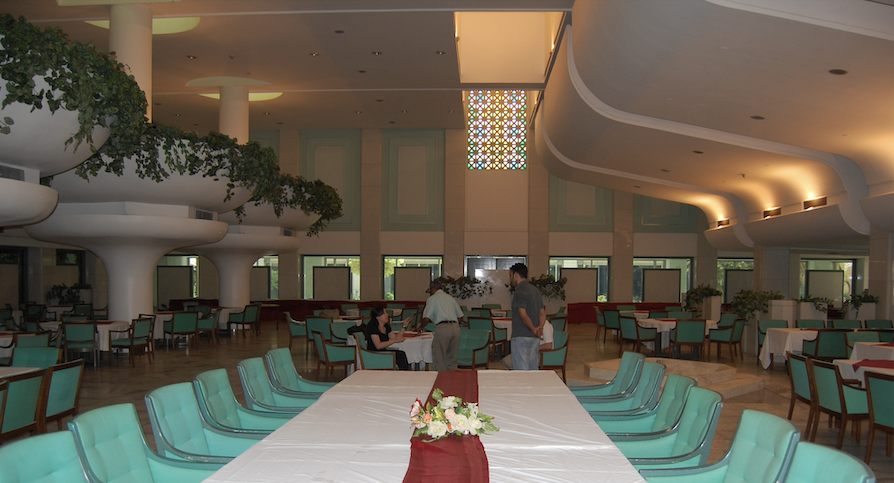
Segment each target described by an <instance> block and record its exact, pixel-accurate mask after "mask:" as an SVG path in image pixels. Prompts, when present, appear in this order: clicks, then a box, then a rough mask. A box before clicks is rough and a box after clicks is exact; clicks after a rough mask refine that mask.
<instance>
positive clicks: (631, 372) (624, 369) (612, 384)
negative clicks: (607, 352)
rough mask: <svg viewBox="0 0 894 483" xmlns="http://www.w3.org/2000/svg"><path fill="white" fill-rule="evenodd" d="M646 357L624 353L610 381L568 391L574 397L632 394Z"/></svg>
mask: <svg viewBox="0 0 894 483" xmlns="http://www.w3.org/2000/svg"><path fill="white" fill-rule="evenodd" d="M645 359H646V357H645V356H644V355H642V354H639V353H636V352H625V353H624V354H623V355H622V356H621V364H620V365H619V366H618V372H617V374H615V377H614V379H612V380H611V381H609V382H607V383H605V384H600V385H596V386H576V387H569V388H568V389H570V390H571V392H572V393H573V394H574V395H575V396H578V397H580V396H615V395H622V394H627V393H630V392H633V390H634V389H635V388H636V384H637V383H638V382H639V379H640V375H641V374H642V372H643V363H644V362H645Z"/></svg>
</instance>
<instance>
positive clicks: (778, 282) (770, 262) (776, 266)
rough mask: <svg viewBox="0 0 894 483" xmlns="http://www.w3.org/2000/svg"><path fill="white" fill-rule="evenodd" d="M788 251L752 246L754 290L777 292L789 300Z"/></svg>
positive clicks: (786, 248)
mask: <svg viewBox="0 0 894 483" xmlns="http://www.w3.org/2000/svg"><path fill="white" fill-rule="evenodd" d="M789 252H790V250H789V249H788V247H765V246H761V245H755V246H754V289H755V290H763V291H771V290H776V291H779V292H780V293H781V294H782V295H783V296H784V297H785V298H790V295H791V294H790V293H789V289H790V287H789V280H790V277H791V273H790V269H789V266H790V257H789Z"/></svg>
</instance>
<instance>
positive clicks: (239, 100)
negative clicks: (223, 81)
mask: <svg viewBox="0 0 894 483" xmlns="http://www.w3.org/2000/svg"><path fill="white" fill-rule="evenodd" d="M218 122H219V127H220V132H221V134H226V135H227V136H230V137H231V138H233V139H235V140H236V142H237V143H239V144H245V143H247V142H248V86H220V120H219V121H218Z"/></svg>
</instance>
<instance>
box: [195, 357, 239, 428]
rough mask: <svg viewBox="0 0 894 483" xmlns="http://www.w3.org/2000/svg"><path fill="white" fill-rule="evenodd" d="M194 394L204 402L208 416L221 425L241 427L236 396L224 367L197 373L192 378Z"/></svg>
mask: <svg viewBox="0 0 894 483" xmlns="http://www.w3.org/2000/svg"><path fill="white" fill-rule="evenodd" d="M193 384H194V385H195V388H196V394H197V395H198V397H199V398H201V399H202V402H204V406H205V410H206V411H208V416H210V417H211V419H212V420H214V421H215V422H216V423H218V424H220V425H221V426H227V427H231V428H241V427H242V423H241V421H240V420H239V414H238V412H237V411H238V410H237V409H236V396H235V395H234V394H233V388H232V387H231V386H230V380H229V378H228V377H227V371H226V369H214V370H211V371H206V372H202V373H200V374H198V375H197V376H196V377H195V379H194V380H193Z"/></svg>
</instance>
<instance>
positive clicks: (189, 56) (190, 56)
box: [186, 55, 198, 60]
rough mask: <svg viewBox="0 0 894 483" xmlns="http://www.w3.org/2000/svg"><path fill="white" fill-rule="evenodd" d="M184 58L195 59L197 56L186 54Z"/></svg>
mask: <svg viewBox="0 0 894 483" xmlns="http://www.w3.org/2000/svg"><path fill="white" fill-rule="evenodd" d="M186 58H187V59H189V60H196V59H197V58H198V57H196V56H194V55H187V56H186Z"/></svg>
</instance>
